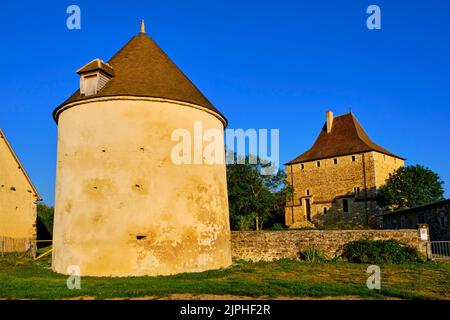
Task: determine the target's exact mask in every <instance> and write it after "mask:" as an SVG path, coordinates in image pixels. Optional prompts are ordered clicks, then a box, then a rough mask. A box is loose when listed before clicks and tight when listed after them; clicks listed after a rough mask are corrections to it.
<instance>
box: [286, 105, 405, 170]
mask: <svg viewBox="0 0 450 320" xmlns="http://www.w3.org/2000/svg"><path fill="white" fill-rule="evenodd" d="M368 151H377V152H380V153H383V154H387V155H390V156H393V157H396V158H399V159H404V158H402V157H399V156H397V155H395V154H394V153H392V152H390V151H389V150H387V149H385V148H383V147H380V146H379V145H377V144H375V143H374V142H373V141H372V140H371V139H370V138H369V136H368V135H367V133H366V132H365V131H364V129H363V127H362V126H361V125H360V124H359V122H358V120H357V119H356V118H355V116H354V115H353V114H352V113H348V114H344V115H342V116H338V117H335V118H334V120H333V125H332V128H331V132H330V133H327V130H326V124H325V125H324V127H323V128H322V130H321V132H320V134H319V137H318V138H317V140H316V142H315V143H314V145H313V146H312V147H311V149H309V150H308V151H306V152H305V153H303V154H301V155H300V156H298V157H297V158H295V159H293V160H291V161H290V162H288V163H287V164H295V163H300V162H307V161H314V160H319V159H325V158H332V157H339V156H345V155H350V154H356V153H361V152H368Z"/></svg>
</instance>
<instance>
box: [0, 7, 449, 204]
mask: <svg viewBox="0 0 450 320" xmlns="http://www.w3.org/2000/svg"><path fill="white" fill-rule="evenodd" d="M71 4H77V5H79V6H80V8H81V13H82V17H81V19H82V20H81V30H68V29H67V27H66V19H67V17H68V15H67V14H66V8H67V7H68V6H69V5H71ZM370 4H377V5H379V6H380V8H381V14H382V29H381V30H368V29H367V28H366V19H367V17H368V15H367V14H366V8H367V7H368V6H369V5H370ZM449 12H450V1H448V0H441V1H438V0H428V1H407V2H406V1H400V0H389V1H360V0H316V1H303V0H302V1H301V0H296V1H283V0H277V1H261V0H259V1H242V0H241V1H234V0H229V1H195V0H191V1H138V0H128V1H100V0H98V1H77V0H73V1H21V2H8V3H6V2H5V3H2V6H1V9H0V33H1V43H2V45H1V46H2V47H1V48H2V50H0V59H1V61H2V75H3V76H2V77H0V90H1V93H2V94H1V97H2V103H1V104H0V127H1V128H3V130H4V131H5V133H6V134H7V136H8V138H9V140H10V142H11V144H12V145H13V147H14V148H15V150H16V153H17V154H18V155H19V157H20V159H21V160H22V162H23V164H24V166H25V168H26V170H27V171H28V173H29V175H30V176H31V178H32V180H33V181H34V182H35V184H36V186H37V188H38V190H39V191H40V193H41V194H42V196H43V198H44V201H45V202H46V203H48V204H53V201H54V185H55V169H56V143H57V127H56V124H55V123H54V121H53V119H52V117H51V113H52V111H53V109H54V108H55V107H57V106H58V105H59V104H60V103H61V102H63V101H64V100H65V99H66V98H67V97H68V96H69V95H70V94H71V93H73V91H75V90H76V88H77V86H78V81H79V80H78V76H77V75H76V74H75V70H76V69H78V68H79V67H81V66H83V65H84V64H85V63H87V62H89V61H91V60H92V59H94V58H101V59H103V60H108V59H109V58H110V57H111V56H112V55H113V54H114V53H115V52H117V51H118V50H119V49H120V48H121V47H122V46H123V45H124V44H125V43H126V42H127V41H128V40H129V39H130V38H131V37H132V36H134V35H135V34H136V33H137V32H138V30H139V21H140V19H142V18H144V19H145V21H146V25H147V33H148V34H150V36H152V37H153V38H154V39H155V40H156V41H157V42H158V44H159V45H160V46H161V47H162V48H163V50H164V51H166V53H167V54H168V55H169V56H170V57H171V58H172V59H173V61H174V62H175V63H176V64H177V65H178V66H179V67H180V68H181V69H182V70H183V71H184V72H185V73H186V74H187V75H188V76H189V77H190V79H191V80H192V81H193V82H194V83H195V84H196V85H197V87H198V88H199V89H200V90H201V91H202V92H203V93H204V94H205V95H206V96H207V97H208V98H209V99H210V100H211V101H212V103H213V104H214V105H215V106H216V107H217V108H218V109H219V110H220V111H221V112H222V113H223V114H225V115H226V116H227V118H228V120H229V127H230V128H244V129H245V128H268V129H270V128H276V129H280V158H281V162H283V163H284V162H287V161H288V160H291V159H292V158H294V157H296V156H297V155H299V154H300V153H302V152H304V151H305V150H306V149H308V148H309V147H310V146H311V145H312V143H313V142H314V140H315V138H316V136H317V134H318V132H319V130H320V128H321V126H322V125H323V122H324V120H325V111H326V110H327V109H331V110H333V111H334V113H335V114H337V115H339V114H343V113H346V112H348V111H349V109H350V108H351V109H352V111H353V112H354V114H355V115H356V117H357V118H358V120H359V121H360V122H361V124H362V125H363V126H364V128H365V129H366V131H367V132H368V133H369V135H370V136H371V138H372V139H373V140H374V141H375V142H376V143H378V144H380V145H382V146H384V147H386V148H387V149H389V150H391V151H393V152H394V153H397V154H399V155H401V156H403V157H406V158H407V159H408V160H407V164H417V163H419V164H423V165H425V166H427V167H429V168H431V169H432V170H434V171H436V172H437V173H439V174H440V176H441V177H442V178H443V179H444V180H445V181H447V184H446V185H445V187H446V196H447V197H450V166H449V163H450V151H449V147H448V146H449V141H450V125H449V123H448V121H449V119H450V76H449V75H450V59H449V58H450V24H449V23H448V13H449Z"/></svg>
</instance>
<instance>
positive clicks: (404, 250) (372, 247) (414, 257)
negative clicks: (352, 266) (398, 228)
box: [342, 240, 422, 264]
mask: <svg viewBox="0 0 450 320" xmlns="http://www.w3.org/2000/svg"><path fill="white" fill-rule="evenodd" d="M342 257H343V258H345V259H346V260H348V261H350V262H353V263H365V264H383V263H408V262H420V261H422V257H421V256H420V254H419V253H418V252H417V250H416V249H414V248H412V247H409V246H405V245H402V244H401V243H400V242H398V241H396V240H358V241H353V242H349V243H347V244H346V245H345V246H344V250H343V254H342Z"/></svg>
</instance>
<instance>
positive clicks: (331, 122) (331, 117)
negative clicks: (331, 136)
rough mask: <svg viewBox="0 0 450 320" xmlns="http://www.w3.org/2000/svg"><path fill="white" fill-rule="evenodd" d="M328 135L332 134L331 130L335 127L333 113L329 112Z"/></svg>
mask: <svg viewBox="0 0 450 320" xmlns="http://www.w3.org/2000/svg"><path fill="white" fill-rule="evenodd" d="M326 114H327V133H330V132H331V128H332V127H333V112H331V111H327V113H326Z"/></svg>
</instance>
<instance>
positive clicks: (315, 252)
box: [300, 248, 327, 262]
mask: <svg viewBox="0 0 450 320" xmlns="http://www.w3.org/2000/svg"><path fill="white" fill-rule="evenodd" d="M300 259H301V260H303V261H307V262H325V261H327V259H325V255H324V254H323V252H322V251H320V250H319V249H316V248H307V249H306V250H305V251H302V252H300Z"/></svg>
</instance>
